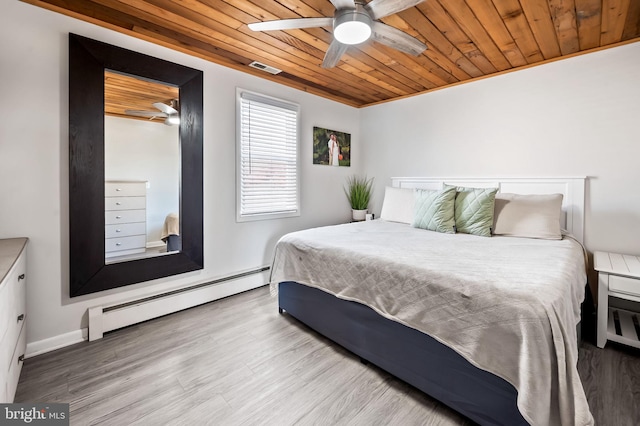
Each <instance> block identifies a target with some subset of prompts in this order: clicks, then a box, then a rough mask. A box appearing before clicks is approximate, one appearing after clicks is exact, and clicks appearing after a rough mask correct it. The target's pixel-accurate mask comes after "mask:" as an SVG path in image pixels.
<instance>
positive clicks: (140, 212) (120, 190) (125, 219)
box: [104, 181, 147, 259]
mask: <svg viewBox="0 0 640 426" xmlns="http://www.w3.org/2000/svg"><path fill="white" fill-rule="evenodd" d="M104 194H105V199H104V207H105V213H104V223H105V231H104V237H105V238H104V244H105V258H107V259H113V258H115V257H118V256H127V255H131V254H137V253H144V252H145V250H146V244H147V182H145V181H106V182H105V188H104Z"/></svg>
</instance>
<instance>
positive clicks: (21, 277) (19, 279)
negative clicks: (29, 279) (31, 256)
mask: <svg viewBox="0 0 640 426" xmlns="http://www.w3.org/2000/svg"><path fill="white" fill-rule="evenodd" d="M22 280H24V274H20V275H19V276H18V282H19V281H22Z"/></svg>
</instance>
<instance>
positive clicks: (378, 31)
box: [371, 22, 427, 56]
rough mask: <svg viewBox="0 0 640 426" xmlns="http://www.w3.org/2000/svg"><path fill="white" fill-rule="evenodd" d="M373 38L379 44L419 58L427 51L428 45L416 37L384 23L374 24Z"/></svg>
mask: <svg viewBox="0 0 640 426" xmlns="http://www.w3.org/2000/svg"><path fill="white" fill-rule="evenodd" d="M371 29H372V34H371V38H372V39H373V40H375V41H377V42H378V43H382V44H384V45H386V46H389V47H393V48H394V49H396V50H399V51H401V52H404V53H408V54H410V55H414V56H418V55H419V54H421V53H422V52H424V51H425V50H427V45H426V44H424V43H423V42H421V41H420V40H418V39H417V38H415V37H411V36H410V35H409V34H407V33H404V32H402V31H400V30H399V29H397V28H394V27H392V26H390V25H387V24H383V23H382V22H373V25H372V28H371Z"/></svg>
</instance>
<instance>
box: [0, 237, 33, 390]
mask: <svg viewBox="0 0 640 426" xmlns="http://www.w3.org/2000/svg"><path fill="white" fill-rule="evenodd" d="M26 246H27V239H26V238H11V239H7V240H0V336H1V341H0V374H1V378H0V403H10V402H13V398H14V396H15V394H16V388H17V387H18V379H19V378H20V371H21V370H22V363H23V361H24V353H25V350H26V347H27V341H26V330H27V327H26V326H25V323H26V320H27V318H26V314H27V311H26V287H27V272H26V270H27V250H26Z"/></svg>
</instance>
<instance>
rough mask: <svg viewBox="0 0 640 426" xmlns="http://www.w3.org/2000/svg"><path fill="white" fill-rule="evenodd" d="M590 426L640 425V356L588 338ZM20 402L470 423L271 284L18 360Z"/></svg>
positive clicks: (150, 413)
mask: <svg viewBox="0 0 640 426" xmlns="http://www.w3.org/2000/svg"><path fill="white" fill-rule="evenodd" d="M579 370H580V374H581V376H582V379H583V383H584V387H585V390H586V393H587V396H588V399H589V404H590V406H591V410H592V412H593V415H594V417H595V419H596V424H597V425H602V426H605V425H612V426H613V425H615V426H624V425H629V426H632V425H639V424H640V351H637V350H633V349H629V348H626V347H623V346H616V345H612V344H607V347H606V348H605V349H598V348H596V347H594V346H593V345H592V344H591V343H588V342H585V343H583V344H582V346H581V348H580V361H579ZM16 402H67V403H70V409H71V424H72V425H91V424H102V425H132V424H139V425H164V424H173V425H204V424H212V425H240V424H247V425H291V424H302V425H307V424H318V425H332V424H348V425H374V424H378V425H418V424H419V425H471V424H473V422H471V421H470V420H468V419H466V418H464V417H462V416H461V415H459V414H457V413H456V412H454V411H452V410H450V409H449V408H447V407H446V406H444V405H442V404H440V403H438V402H437V401H435V400H434V399H432V398H430V397H428V396H427V395H425V394H423V393H422V392H420V391H418V390H416V389H414V388H412V387H411V386H409V385H406V384H405V383H403V382H401V381H399V380H397V379H395V378H393V377H391V376H390V375H389V374H387V373H386V372H384V371H382V370H380V369H378V368H376V367H374V366H371V365H368V366H367V365H363V364H361V363H360V361H359V359H358V358H357V357H355V356H353V355H352V354H350V353H348V352H347V351H345V350H344V349H342V348H341V347H339V346H338V345H336V344H334V343H332V342H330V341H329V340H327V339H325V338H323V337H322V336H319V335H318V334H316V333H314V332H313V331H311V330H309V329H308V328H307V327H305V326H304V325H301V324H300V323H299V322H297V321H296V320H294V319H293V318H291V317H290V316H288V315H279V314H278V312H277V303H276V300H275V299H274V298H271V297H270V296H269V290H268V288H267V287H262V288H259V289H256V290H253V291H250V292H246V293H243V294H240V295H236V296H233V297H229V298H227V299H223V300H219V301H216V302H213V303H209V304H207V305H203V306H200V307H197V308H193V309H190V310H187V311H183V312H179V313H176V314H173V315H169V316H166V317H163V318H159V319H156V320H153V321H149V322H146V323H143V324H138V325H135V326H132V327H129V328H126V329H123V330H119V331H115V332H112V333H109V334H108V335H106V336H105V338H104V339H102V340H99V341H96V342H91V343H80V344H77V345H74V346H70V347H68V348H64V349H61V350H58V351H55V352H51V353H48V354H45V355H41V356H38V357H35V358H31V359H28V360H26V361H25V365H24V368H23V370H22V376H21V378H20V383H19V385H18V391H17V395H16Z"/></svg>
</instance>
